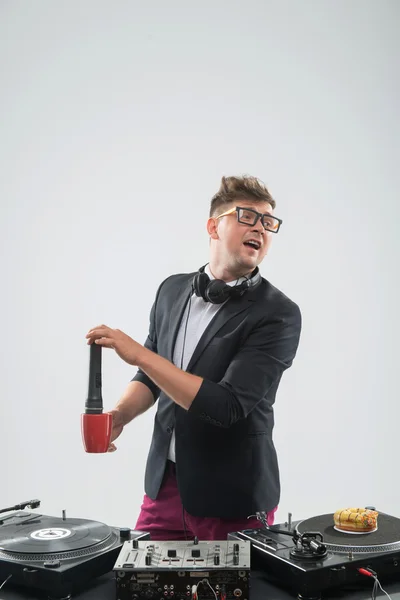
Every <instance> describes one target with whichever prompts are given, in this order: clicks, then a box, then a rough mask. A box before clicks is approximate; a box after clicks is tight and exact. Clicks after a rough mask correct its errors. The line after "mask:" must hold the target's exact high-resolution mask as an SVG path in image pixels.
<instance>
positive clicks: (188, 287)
mask: <svg viewBox="0 0 400 600" xmlns="http://www.w3.org/2000/svg"><path fill="white" fill-rule="evenodd" d="M191 293H192V279H190V280H189V281H186V282H185V283H183V284H182V285H181V286H180V287H179V288H178V290H177V293H176V301H175V302H174V306H173V308H172V310H171V313H170V315H169V335H168V344H167V356H166V358H167V359H168V360H170V361H171V362H173V352H174V348H175V341H176V336H177V335H178V330H179V325H180V323H181V320H182V316H183V313H184V310H185V307H186V304H187V302H188V300H189V297H190V295H191Z"/></svg>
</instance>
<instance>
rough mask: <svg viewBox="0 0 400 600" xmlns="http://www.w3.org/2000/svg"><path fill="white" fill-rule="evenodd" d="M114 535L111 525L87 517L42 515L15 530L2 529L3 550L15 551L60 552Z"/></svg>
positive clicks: (24, 552) (0, 547)
mask: <svg viewBox="0 0 400 600" xmlns="http://www.w3.org/2000/svg"><path fill="white" fill-rule="evenodd" d="M111 534H112V532H111V529H110V527H108V526H107V525H105V524H104V523H99V522H97V521H87V520H86V519H65V520H63V519H58V518H56V517H41V518H40V517H39V518H37V519H35V520H34V521H32V520H30V522H29V523H23V522H22V523H20V524H18V525H17V526H16V527H15V528H13V531H12V532H11V531H10V532H9V533H7V531H6V530H5V531H4V532H3V531H1V530H0V549H1V550H4V551H6V552H16V553H23V554H27V553H30V552H31V553H40V554H46V553H58V552H69V551H71V550H79V549H82V548H88V547H90V546H94V545H96V544H98V543H100V542H102V541H104V540H106V539H107V538H108V537H110V536H111Z"/></svg>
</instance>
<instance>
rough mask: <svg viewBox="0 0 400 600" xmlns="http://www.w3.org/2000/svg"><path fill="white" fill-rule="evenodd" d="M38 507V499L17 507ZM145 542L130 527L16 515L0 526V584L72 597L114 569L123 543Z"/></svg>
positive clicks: (21, 512)
mask: <svg viewBox="0 0 400 600" xmlns="http://www.w3.org/2000/svg"><path fill="white" fill-rule="evenodd" d="M39 504H40V502H39V501H38V500H36V501H29V502H26V503H23V504H20V505H18V506H17V507H20V508H26V507H33V508H36V507H37V506H38V505H39ZM4 510H8V509H4ZM4 510H3V511H0V512H4ZM149 537H150V536H149V534H148V533H143V532H140V531H131V530H130V529H129V528H122V529H118V528H115V527H109V526H108V525H105V524H104V523H100V522H97V521H90V520H86V519H71V518H67V516H66V513H65V511H63V514H62V517H51V516H47V515H41V514H36V513H33V512H28V511H24V510H18V511H17V512H14V513H12V514H9V515H7V516H3V517H1V521H0V584H1V582H3V581H5V580H6V579H7V580H8V581H9V584H10V585H11V584H14V585H22V586H25V587H28V588H29V589H31V590H33V589H35V590H42V591H45V592H47V594H48V597H49V598H51V599H54V600H60V599H61V598H63V599H66V598H71V597H72V594H73V593H76V592H77V591H79V590H80V589H82V587H83V586H84V585H85V584H86V583H87V582H88V581H90V580H91V579H93V578H95V577H98V576H100V575H102V574H104V573H107V572H109V571H111V570H112V569H113V567H114V564H115V560H116V558H117V556H118V554H119V552H120V550H121V547H122V545H123V543H124V542H125V541H126V540H130V539H149Z"/></svg>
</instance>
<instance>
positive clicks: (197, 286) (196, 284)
mask: <svg viewBox="0 0 400 600" xmlns="http://www.w3.org/2000/svg"><path fill="white" fill-rule="evenodd" d="M209 282H210V278H209V276H208V275H207V273H204V272H203V271H199V272H198V273H196V275H195V276H194V277H193V289H194V293H195V294H196V296H199V297H200V298H203V300H206V301H207V297H206V289H207V285H208V283H209Z"/></svg>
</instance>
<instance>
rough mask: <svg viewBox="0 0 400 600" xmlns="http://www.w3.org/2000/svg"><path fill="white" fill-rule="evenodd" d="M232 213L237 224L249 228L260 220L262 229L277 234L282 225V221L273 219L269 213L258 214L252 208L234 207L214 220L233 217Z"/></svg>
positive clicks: (276, 218)
mask: <svg viewBox="0 0 400 600" xmlns="http://www.w3.org/2000/svg"><path fill="white" fill-rule="evenodd" d="M233 213H236V216H237V220H238V222H239V223H243V225H249V226H250V227H253V226H254V225H255V224H256V223H257V221H258V219H261V223H262V225H263V227H264V229H265V230H266V231H271V232H272V233H278V231H279V229H280V226H281V225H282V223H283V221H282V219H278V217H273V216H272V215H270V214H269V213H259V212H257V211H256V210H253V209H252V208H246V207H244V206H235V208H231V209H230V210H227V211H226V212H224V213H222V215H218V216H217V217H215V218H216V219H220V218H221V217H225V216H226V215H233Z"/></svg>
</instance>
